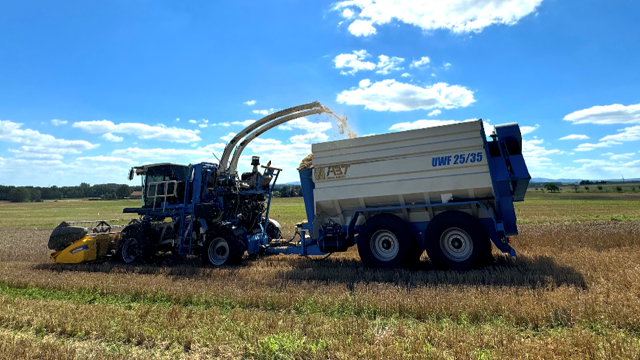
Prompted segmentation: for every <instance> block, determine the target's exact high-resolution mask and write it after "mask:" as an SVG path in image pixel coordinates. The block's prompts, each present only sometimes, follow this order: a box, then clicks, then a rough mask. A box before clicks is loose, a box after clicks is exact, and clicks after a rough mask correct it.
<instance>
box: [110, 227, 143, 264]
mask: <svg viewBox="0 0 640 360" xmlns="http://www.w3.org/2000/svg"><path fill="white" fill-rule="evenodd" d="M115 258H116V260H117V261H120V262H123V263H125V264H135V263H137V262H139V261H140V260H141V259H142V247H141V244H140V239H138V238H137V237H136V236H135V235H134V234H123V235H121V238H120V241H119V242H118V249H117V250H116V254H115Z"/></svg>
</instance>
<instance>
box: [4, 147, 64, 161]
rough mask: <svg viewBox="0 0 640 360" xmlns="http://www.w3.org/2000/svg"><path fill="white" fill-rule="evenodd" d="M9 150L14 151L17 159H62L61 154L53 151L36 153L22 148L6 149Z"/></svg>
mask: <svg viewBox="0 0 640 360" xmlns="http://www.w3.org/2000/svg"><path fill="white" fill-rule="evenodd" d="M8 150H9V152H12V153H14V154H15V155H14V156H15V157H16V158H18V159H34V160H62V159H63V156H62V155H60V154H54V153H38V152H30V151H23V150H15V149H8Z"/></svg>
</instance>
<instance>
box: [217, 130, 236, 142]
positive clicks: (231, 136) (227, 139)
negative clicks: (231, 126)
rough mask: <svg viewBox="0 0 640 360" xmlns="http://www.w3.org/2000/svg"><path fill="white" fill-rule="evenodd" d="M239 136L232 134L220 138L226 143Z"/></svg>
mask: <svg viewBox="0 0 640 360" xmlns="http://www.w3.org/2000/svg"><path fill="white" fill-rule="evenodd" d="M236 135H238V134H236V133H234V132H231V133H229V134H227V135H225V136H222V137H220V139H222V140H224V141H231V139H233V137H234V136H236Z"/></svg>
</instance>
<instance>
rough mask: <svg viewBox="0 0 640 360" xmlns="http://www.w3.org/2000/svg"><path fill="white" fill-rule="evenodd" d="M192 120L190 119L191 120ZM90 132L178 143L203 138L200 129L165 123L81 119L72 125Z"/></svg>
mask: <svg viewBox="0 0 640 360" xmlns="http://www.w3.org/2000/svg"><path fill="white" fill-rule="evenodd" d="M191 121H192V120H189V122H191ZM72 126H73V127H74V128H78V129H82V130H84V131H87V132H90V133H94V134H96V133H112V134H113V133H121V134H129V135H135V136H137V137H138V138H139V139H145V140H165V141H171V142H178V143H187V142H193V141H198V140H202V139H200V137H199V136H198V135H197V134H198V133H199V132H200V131H199V130H188V129H181V128H175V127H167V126H164V125H156V126H151V125H147V124H141V123H120V124H114V123H113V122H111V121H109V120H94V121H80V122H75V123H73V125H72Z"/></svg>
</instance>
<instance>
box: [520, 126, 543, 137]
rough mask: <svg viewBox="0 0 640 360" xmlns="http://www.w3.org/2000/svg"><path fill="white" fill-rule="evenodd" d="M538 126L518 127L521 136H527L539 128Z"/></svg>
mask: <svg viewBox="0 0 640 360" xmlns="http://www.w3.org/2000/svg"><path fill="white" fill-rule="evenodd" d="M539 127H540V125H539V124H536V126H520V133H521V134H522V135H525V134H529V133H531V132H533V131H535V130H536V129H537V128H539Z"/></svg>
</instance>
